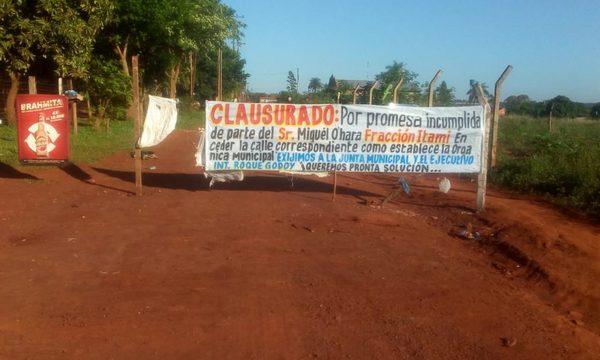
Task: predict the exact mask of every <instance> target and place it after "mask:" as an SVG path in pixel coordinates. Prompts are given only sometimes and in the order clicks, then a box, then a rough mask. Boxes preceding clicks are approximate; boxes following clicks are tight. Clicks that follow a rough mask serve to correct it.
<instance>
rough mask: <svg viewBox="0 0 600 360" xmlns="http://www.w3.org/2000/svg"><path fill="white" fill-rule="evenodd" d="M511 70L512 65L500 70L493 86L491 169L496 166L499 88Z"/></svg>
mask: <svg viewBox="0 0 600 360" xmlns="http://www.w3.org/2000/svg"><path fill="white" fill-rule="evenodd" d="M511 71H512V65H508V66H507V67H506V69H504V71H503V72H502V75H500V77H499V78H498V80H496V86H495V88H494V117H493V118H492V134H491V137H492V151H491V153H490V164H489V165H490V167H491V168H492V169H493V168H495V167H496V147H497V145H498V123H499V122H500V116H499V114H500V90H501V88H502V83H503V82H504V80H505V79H506V77H507V76H508V75H509V74H510V72H511Z"/></svg>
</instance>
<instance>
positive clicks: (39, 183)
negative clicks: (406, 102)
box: [0, 131, 600, 359]
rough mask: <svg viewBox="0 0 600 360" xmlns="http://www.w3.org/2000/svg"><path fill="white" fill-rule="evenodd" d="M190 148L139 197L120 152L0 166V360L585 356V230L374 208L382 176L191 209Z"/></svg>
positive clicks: (201, 201)
mask: <svg viewBox="0 0 600 360" xmlns="http://www.w3.org/2000/svg"><path fill="white" fill-rule="evenodd" d="M196 141H197V134H196V133H195V132H193V131H179V132H176V133H174V134H173V135H171V136H170V137H169V138H168V139H167V141H165V142H164V143H163V144H161V145H160V146H159V147H158V148H157V149H155V153H156V155H157V156H158V159H152V160H146V161H144V168H145V173H144V184H145V187H144V195H143V196H142V197H136V196H133V195H132V194H131V192H132V191H133V190H134V187H133V174H132V169H133V161H132V159H131V158H130V157H129V155H128V154H125V153H121V154H116V155H113V156H111V157H109V158H107V159H105V160H103V161H101V162H99V163H98V164H94V165H78V166H71V167H68V168H65V169H36V168H19V169H17V170H15V169H12V168H9V167H6V166H3V167H0V199H1V200H0V204H1V205H0V229H1V231H0V284H1V293H0V294H1V295H2V296H1V297H0V358H2V359H312V358H318V359H507V358H509V359H594V358H596V359H597V358H598V357H599V356H600V285H599V283H598V279H600V227H599V226H598V225H597V224H590V223H589V222H587V223H586V222H584V221H582V220H578V219H574V218H570V217H568V216H566V215H564V214H561V213H560V212H558V211H557V210H555V209H553V208H551V207H549V206H547V205H544V204H543V203H539V202H535V201H532V200H527V199H519V198H516V197H510V196H507V195H506V194H502V193H500V192H496V191H490V196H489V197H488V201H487V204H488V210H487V211H486V212H485V213H484V214H481V215H478V214H475V213H474V212H473V211H472V208H473V206H474V199H475V194H474V188H475V185H474V183H471V182H470V181H469V180H467V179H454V178H453V179H452V182H453V189H452V190H451V191H450V193H448V194H442V193H440V192H439V191H437V190H436V187H437V182H436V179H435V176H433V177H432V176H407V179H408V180H409V182H410V184H411V185H412V191H411V196H410V197H409V196H406V195H401V196H399V197H397V198H396V199H394V200H392V201H391V202H389V203H387V204H386V205H385V206H384V207H380V206H378V204H379V203H380V202H381V200H382V199H383V198H384V197H385V195H387V194H388V193H389V191H390V189H391V188H392V186H393V184H394V182H395V179H396V178H395V177H394V176H391V175H381V174H379V175H377V174H374V175H373V174H372V175H369V174H365V175H361V174H343V175H340V176H338V193H337V197H336V200H335V202H332V201H331V182H332V179H331V178H326V179H323V180H319V179H315V178H310V177H303V178H299V177H296V178H295V181H294V183H295V188H294V189H293V190H292V189H291V188H290V182H289V181H288V179H287V178H286V177H285V176H283V175H277V174H265V173H248V174H247V179H246V180H245V181H244V182H242V183H232V184H216V185H215V188H214V189H213V190H212V191H207V181H206V180H205V179H204V177H203V176H202V175H201V171H200V170H199V169H198V168H195V167H194V166H193V165H194V156H193V155H194V147H195V142H196ZM0 165H1V164H0ZM150 166H156V169H154V170H149V169H148V167H150ZM462 226H466V227H469V228H471V229H472V231H477V232H479V233H480V234H481V239H480V240H465V239H461V238H459V237H456V236H452V235H451V234H452V233H453V232H455V231H456V230H457V229H461V227H462Z"/></svg>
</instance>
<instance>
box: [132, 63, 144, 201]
mask: <svg viewBox="0 0 600 360" xmlns="http://www.w3.org/2000/svg"><path fill="white" fill-rule="evenodd" d="M131 70H132V77H133V107H134V109H135V121H134V125H133V126H134V134H135V156H134V161H135V193H136V195H138V196H142V149H141V148H140V146H139V141H140V136H141V133H142V131H141V128H142V111H141V109H142V108H141V101H140V75H139V67H138V57H137V56H132V57H131Z"/></svg>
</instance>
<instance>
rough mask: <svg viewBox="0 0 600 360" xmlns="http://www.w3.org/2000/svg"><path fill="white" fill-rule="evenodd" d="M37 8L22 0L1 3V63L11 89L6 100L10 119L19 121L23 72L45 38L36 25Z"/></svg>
mask: <svg viewBox="0 0 600 360" xmlns="http://www.w3.org/2000/svg"><path fill="white" fill-rule="evenodd" d="M35 20H36V18H35V9H34V8H33V7H32V6H27V5H25V4H23V3H22V2H14V1H13V2H2V3H1V4H0V28H3V29H4V30H5V31H3V32H2V33H1V34H0V66H1V67H2V69H3V70H4V71H6V72H7V73H8V76H9V78H10V84H11V85H10V89H9V91H8V96H7V99H6V120H7V122H8V123H15V122H16V120H17V114H16V111H15V100H16V96H17V92H18V89H19V80H20V78H21V75H23V74H25V72H26V71H27V70H28V69H29V66H30V65H31V63H32V62H33V60H34V59H35V56H36V53H35V49H34V47H35V46H36V45H37V43H38V42H39V41H40V40H41V39H42V37H43V31H42V29H40V28H39V27H38V26H36V24H35Z"/></svg>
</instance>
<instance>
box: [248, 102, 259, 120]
mask: <svg viewBox="0 0 600 360" xmlns="http://www.w3.org/2000/svg"><path fill="white" fill-rule="evenodd" d="M250 124H252V125H258V124H260V104H251V105H250Z"/></svg>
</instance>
